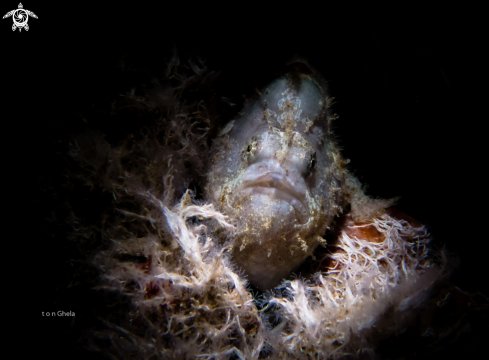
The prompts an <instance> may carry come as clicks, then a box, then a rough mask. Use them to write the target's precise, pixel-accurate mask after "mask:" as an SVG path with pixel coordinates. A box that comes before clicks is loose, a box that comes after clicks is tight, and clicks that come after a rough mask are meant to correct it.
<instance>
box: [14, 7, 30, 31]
mask: <svg viewBox="0 0 489 360" xmlns="http://www.w3.org/2000/svg"><path fill="white" fill-rule="evenodd" d="M12 18H13V19H14V24H15V25H16V26H18V27H24V25H25V24H27V20H29V15H27V12H26V11H25V10H24V9H17V10H15V12H14V13H13V16H12Z"/></svg>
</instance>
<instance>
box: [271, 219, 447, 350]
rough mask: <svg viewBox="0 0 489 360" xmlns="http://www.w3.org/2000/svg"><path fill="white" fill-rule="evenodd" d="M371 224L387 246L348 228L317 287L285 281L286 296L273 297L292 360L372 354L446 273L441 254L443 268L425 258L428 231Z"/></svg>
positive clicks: (395, 223) (392, 222)
mask: <svg viewBox="0 0 489 360" xmlns="http://www.w3.org/2000/svg"><path fill="white" fill-rule="evenodd" d="M371 225H373V226H375V228H376V230H377V231H379V232H380V233H381V234H382V235H383V237H384V240H383V241H381V242H377V243H376V242H370V241H367V240H362V239H358V238H357V237H351V236H349V235H348V234H347V232H346V231H343V232H342V233H341V235H340V238H339V243H338V245H337V247H338V249H339V251H335V252H334V253H333V254H329V255H327V257H328V258H329V259H331V260H332V261H331V263H332V264H333V266H332V268H331V269H330V270H329V271H328V272H327V273H317V274H316V275H315V277H314V280H313V283H312V284H311V283H308V282H304V281H303V280H300V279H297V280H293V281H290V282H287V283H286V284H285V287H286V289H287V295H288V296H286V298H271V299H270V300H269V302H270V303H271V304H276V305H279V306H280V308H281V310H280V312H281V315H282V317H283V319H284V330H283V336H284V337H283V340H284V345H285V351H287V353H288V354H290V355H292V354H293V355H292V356H291V358H294V356H295V357H296V358H302V356H305V354H309V355H313V354H315V356H318V357H319V358H327V357H329V356H332V357H341V356H344V355H345V354H350V355H358V354H360V353H362V352H364V353H370V352H371V351H372V348H373V346H374V345H375V340H381V338H382V337H383V336H385V335H383V334H389V333H394V332H395V331H399V329H401V328H402V327H403V326H406V325H407V323H408V321H409V320H410V318H411V316H412V311H411V310H413V309H415V308H416V307H418V306H419V305H420V304H421V303H422V302H423V301H424V300H426V298H427V297H428V296H429V293H430V290H431V289H432V286H433V285H434V283H435V282H436V281H438V280H440V278H441V277H442V276H444V275H445V274H444V269H445V262H446V256H445V254H444V253H443V252H442V253H441V258H442V264H441V266H437V265H435V264H434V263H433V262H432V261H431V260H428V257H427V256H428V250H427V244H428V242H429V237H428V234H427V233H426V230H425V229H424V228H416V227H413V226H412V225H411V224H410V223H409V222H407V221H404V220H397V219H394V218H393V217H391V216H389V215H388V214H383V215H381V216H378V217H376V218H374V219H373V220H372V223H371V224H369V226H371ZM386 311H388V312H390V315H391V316H390V319H387V317H386V316H385V315H386V314H385V313H386ZM382 333H383V334H382ZM367 340H368V341H367Z"/></svg>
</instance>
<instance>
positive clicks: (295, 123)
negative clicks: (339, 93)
mask: <svg viewBox="0 0 489 360" xmlns="http://www.w3.org/2000/svg"><path fill="white" fill-rule="evenodd" d="M258 94H259V96H258V97H256V98H255V99H254V101H251V102H250V103H249V104H248V105H247V106H245V109H244V111H243V112H242V113H240V114H241V116H240V117H238V118H237V119H235V120H232V121H233V122H231V123H230V125H229V124H228V126H226V127H225V128H224V129H225V130H226V131H222V132H221V133H224V134H223V135H222V136H221V137H220V138H218V139H217V140H216V141H215V142H214V145H213V149H212V150H211V159H210V166H209V172H208V175H207V185H206V187H205V190H206V195H207V198H209V199H210V200H211V201H212V202H214V203H216V204H217V205H218V207H219V209H220V210H221V211H224V212H225V213H227V214H228V215H229V216H230V217H231V218H233V219H234V220H235V221H236V223H237V231H236V237H235V242H234V246H233V251H232V257H233V260H234V262H235V263H236V265H237V266H238V267H239V268H241V269H242V270H244V272H245V274H246V275H247V276H248V280H249V281H250V283H251V284H252V285H254V286H256V287H258V288H260V289H262V290H266V289H269V288H272V287H274V286H277V285H278V284H279V283H280V281H281V280H282V279H283V278H286V277H288V276H289V275H290V274H291V273H292V272H293V271H294V270H295V269H297V267H298V266H299V265H300V264H301V263H302V262H303V261H304V260H305V258H306V257H308V256H310V255H312V252H313V251H314V249H315V248H316V247H317V245H318V244H320V243H322V242H324V240H323V239H322V235H323V234H324V233H325V230H326V228H327V227H328V226H329V225H330V224H331V222H332V220H333V218H334V216H335V215H336V214H338V212H339V211H340V209H341V207H342V191H341V189H342V188H343V184H344V182H345V179H344V174H345V171H344V170H343V168H342V165H343V163H342V160H341V157H340V156H339V151H338V149H337V147H336V145H335V144H334V142H333V141H332V139H331V131H330V122H331V118H332V114H331V111H330V108H329V105H330V103H331V99H330V98H329V96H328V94H327V89H326V82H325V81H324V80H323V79H322V78H320V76H318V75H317V74H316V73H315V72H314V71H313V70H311V68H310V67H309V66H308V65H306V64H305V63H302V62H296V63H292V64H291V65H289V67H288V69H287V71H286V72H284V73H283V74H282V75H281V76H279V77H278V78H276V79H275V80H274V81H272V82H271V83H270V84H269V85H268V86H267V87H266V88H264V89H262V90H261V91H258ZM229 127H231V129H229Z"/></svg>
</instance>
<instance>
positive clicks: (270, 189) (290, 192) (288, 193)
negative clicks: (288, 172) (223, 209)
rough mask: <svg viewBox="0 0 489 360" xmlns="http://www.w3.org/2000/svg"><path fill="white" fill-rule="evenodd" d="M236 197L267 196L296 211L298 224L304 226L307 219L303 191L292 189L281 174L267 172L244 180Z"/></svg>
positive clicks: (306, 206)
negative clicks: (288, 205) (286, 204)
mask: <svg viewBox="0 0 489 360" xmlns="http://www.w3.org/2000/svg"><path fill="white" fill-rule="evenodd" d="M235 194H236V195H235V196H233V198H235V197H236V196H238V195H239V196H243V195H244V196H246V195H255V194H265V195H268V197H269V198H270V200H272V201H274V200H283V201H286V202H288V203H289V204H290V205H291V206H292V207H293V208H294V210H295V211H296V215H297V217H298V218H299V222H300V223H301V224H304V223H306V222H307V221H308V219H309V211H308V209H309V206H308V201H307V197H306V192H305V190H303V191H301V190H298V189H297V188H296V187H294V186H293V185H292V184H291V183H290V182H289V181H288V180H287V177H286V176H284V175H283V174H280V173H276V172H269V173H266V174H264V175H261V176H259V177H256V178H253V179H245V180H244V181H243V182H242V183H241V184H240V185H239V186H238V187H237V188H236V192H235Z"/></svg>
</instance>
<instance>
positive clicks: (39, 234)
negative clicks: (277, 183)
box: [0, 2, 489, 358]
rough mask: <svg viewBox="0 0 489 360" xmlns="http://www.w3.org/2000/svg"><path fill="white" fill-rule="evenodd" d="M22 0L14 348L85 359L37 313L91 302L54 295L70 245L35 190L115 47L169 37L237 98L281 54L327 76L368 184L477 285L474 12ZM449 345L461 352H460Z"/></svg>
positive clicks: (14, 37) (481, 181) (43, 193)
mask: <svg viewBox="0 0 489 360" xmlns="http://www.w3.org/2000/svg"><path fill="white" fill-rule="evenodd" d="M23 4H24V8H26V9H29V10H31V11H33V12H35V13H36V14H37V16H38V17H39V19H33V18H31V19H30V20H29V25H30V30H29V31H28V32H25V31H22V32H19V31H18V30H17V31H15V32H12V30H11V25H12V23H11V19H4V20H3V21H2V22H1V23H0V24H1V27H0V33H1V34H2V35H1V37H0V38H1V39H2V49H3V51H2V56H1V58H2V65H3V66H2V72H3V74H4V80H6V81H4V82H3V85H4V86H3V93H4V96H2V100H3V101H2V107H3V110H4V117H3V122H2V123H3V124H2V125H3V131H2V135H3V136H2V137H3V140H4V141H3V142H2V145H3V148H2V150H3V160H4V162H3V168H2V170H3V171H2V173H3V177H2V178H3V179H2V181H3V183H4V184H5V185H4V186H3V188H4V192H5V194H4V196H5V197H4V198H5V200H7V201H6V202H5V203H4V204H5V209H6V213H8V216H7V218H6V220H7V221H6V225H5V229H6V230H5V234H4V236H5V238H4V239H3V244H4V247H5V253H4V257H5V258H6V260H7V261H6V262H5V264H4V266H5V267H6V270H5V273H6V274H7V275H8V276H6V278H5V280H4V281H5V289H7V290H6V291H5V293H6V295H5V296H4V298H6V299H7V303H9V304H10V303H11V304H12V305H14V306H15V307H16V308H17V307H18V310H15V312H14V311H10V310H9V309H10V307H9V308H8V309H7V313H9V316H12V319H13V323H15V324H16V326H18V330H17V332H15V334H17V335H15V337H16V338H17V339H20V340H21V343H22V344H24V346H23V348H21V349H22V350H21V351H31V350H32V351H34V352H35V353H37V354H39V355H45V354H46V353H47V354H50V355H51V356H52V357H53V358H58V356H60V357H62V356H68V355H71V356H74V355H77V356H79V357H80V358H87V357H88V355H89V354H87V353H85V352H82V351H80V350H78V348H77V345H76V343H75V339H76V336H77V335H78V334H79V331H80V330H76V329H78V328H79V326H80V325H73V324H71V321H72V320H71V319H68V318H62V319H61V318H46V317H44V318H43V317H42V316H41V312H42V311H58V310H65V311H70V310H72V309H71V308H70V306H72V307H76V308H77V311H78V310H79V311H81V312H82V313H81V314H80V317H81V318H83V312H84V311H87V312H88V310H86V308H88V307H91V306H97V305H96V304H93V303H91V302H90V300H93V297H91V296H88V295H87V299H84V298H83V294H77V299H76V301H74V300H73V295H65V292H66V291H65V288H66V281H67V279H69V276H70V265H69V260H70V259H69V257H70V253H69V251H70V250H69V245H66V244H63V237H62V230H59V229H54V227H53V226H54V225H52V223H49V222H48V221H46V219H49V218H50V216H51V215H52V209H56V208H58V204H56V203H55V202H56V201H59V200H58V199H57V198H56V196H52V197H50V195H49V194H51V193H53V194H54V193H56V190H57V189H58V188H61V184H62V182H63V173H64V171H63V166H64V165H63V164H64V160H63V154H57V152H59V151H62V149H63V146H62V144H61V145H60V142H61V143H62V142H63V141H65V140H66V138H67V133H68V132H69V131H75V132H76V131H77V130H78V129H79V128H81V126H80V124H79V123H78V122H79V121H81V120H80V117H79V116H78V114H79V113H83V112H84V111H86V110H87V109H89V108H90V106H91V104H92V103H93V102H96V101H101V100H104V99H111V98H113V97H114V96H117V91H121V89H124V86H126V84H125V83H121V82H119V80H118V79H119V77H118V76H119V75H118V74H119V72H118V71H119V69H118V68H117V65H118V64H119V63H120V59H121V57H122V56H125V55H127V54H129V56H139V57H140V58H141V59H143V60H141V61H142V63H143V64H144V61H145V60H144V59H149V60H148V61H149V62H151V61H153V63H152V64H151V66H152V67H154V66H155V64H154V61H155V60H154V59H160V58H164V56H166V55H168V54H170V53H171V49H172V47H173V46H175V47H176V48H177V51H178V54H179V56H180V57H181V58H186V57H188V56H193V57H197V56H199V57H200V58H202V59H204V60H205V61H206V65H207V66H208V67H209V68H210V69H212V70H215V71H220V72H221V73H220V75H219V77H218V79H217V80H216V82H217V85H216V86H217V87H218V88H219V89H220V90H222V94H223V95H224V96H227V97H229V98H231V101H233V102H236V103H239V102H240V101H242V100H240V99H241V95H243V94H251V92H252V89H253V87H254V86H255V85H256V83H257V82H259V81H260V79H262V78H263V77H266V76H269V74H270V73H272V72H275V71H276V70H277V68H278V67H280V66H282V65H283V64H284V62H286V61H287V60H289V59H290V58H291V57H292V56H294V55H296V54H298V55H302V56H304V57H305V58H307V59H308V60H309V61H310V63H311V64H312V65H313V66H314V67H315V68H317V69H318V71H319V72H320V73H322V74H323V75H324V77H325V78H326V79H327V80H328V81H329V84H330V90H331V95H332V96H334V97H335V98H336V102H337V104H336V105H335V106H334V110H335V112H336V113H337V114H338V115H339V116H340V118H339V120H337V123H336V134H337V135H338V137H339V140H340V145H341V146H342V147H343V148H344V151H343V154H344V155H345V157H347V158H349V159H351V169H353V170H354V171H355V174H356V175H357V176H359V177H360V179H361V180H362V182H363V183H365V184H367V185H368V193H369V194H370V195H373V196H379V197H383V198H390V197H394V196H401V197H402V198H401V200H400V201H399V203H398V205H397V207H398V208H399V209H400V210H402V211H404V212H406V213H407V214H409V215H410V216H412V217H414V218H416V219H418V220H419V221H421V222H423V223H424V224H426V225H427V226H428V228H429V230H430V232H431V234H432V235H433V239H434V240H433V241H434V245H435V246H437V247H441V246H442V245H443V244H445V245H446V247H447V248H448V250H449V251H450V252H451V253H453V254H456V255H457V256H458V257H459V258H460V259H461V265H460V267H459V269H458V270H457V272H456V273H455V274H454V277H453V279H454V280H453V281H454V282H455V283H456V284H457V285H458V286H459V287H460V288H462V289H463V290H465V291H469V292H476V291H483V292H485V293H486V294H489V291H488V281H487V277H486V276H487V268H486V263H487V255H486V254H487V253H486V249H487V246H486V242H487V241H488V240H487V232H486V229H485V226H486V216H485V214H486V210H485V208H486V202H487V196H486V189H485V187H484V186H486V175H485V173H486V171H485V168H486V166H487V160H486V154H487V150H486V146H485V145H486V143H487V140H486V135H485V126H484V125H485V123H486V122H487V115H486V113H485V111H484V112H483V111H482V110H481V109H482V102H483V101H485V99H486V96H487V90H486V88H485V86H484V85H483V80H482V75H483V72H484V71H485V70H484V66H483V64H484V61H483V60H482V56H483V48H484V46H483V43H484V41H481V39H480V38H479V37H480V34H481V30H482V29H481V27H482V26H479V23H478V22H477V21H476V20H475V16H476V14H477V12H478V11H480V9H479V10H478V11H477V9H471V10H467V11H459V9H453V10H452V9H434V10H432V9H427V8H413V9H394V8H392V9H389V8H382V9H381V8H379V9H375V8H374V9H372V8H370V9H367V8H354V7H352V8H351V9H348V10H347V11H345V10H343V12H342V13H341V16H339V15H338V13H337V12H336V11H335V10H333V9H329V8H328V6H327V4H322V5H321V6H319V7H317V6H316V5H315V6H316V7H313V6H312V5H307V4H301V5H300V6H299V5H297V4H295V5H294V6H291V7H286V6H285V5H284V4H282V6H281V7H277V8H274V9H271V8H264V7H262V6H258V5H256V6H252V5H250V4H247V5H246V6H245V5H244V4H243V5H242V6H241V5H238V4H228V5H225V6H223V7H220V8H217V7H216V8H210V7H209V6H210V5H206V4H205V3H201V4H200V5H199V6H197V5H194V4H190V3H188V4H185V5H184V6H182V7H180V8H178V9H177V8H174V7H172V5H171V4H160V5H159V6H158V7H155V6H149V5H143V4H140V5H139V4H135V5H132V6H131V7H129V6H122V5H114V7H109V6H107V7H105V8H104V7H100V6H95V5H94V6H89V5H87V4H86V3H83V5H82V4H80V5H66V7H57V6H54V5H46V4H41V3H37V2H36V3H34V2H32V3H23ZM9 6H10V7H11V8H12V9H14V8H15V7H16V6H17V5H16V4H14V3H12V4H11V5H9ZM7 11H9V9H7V8H5V9H4V12H7ZM151 59H152V60H151ZM161 66H162V69H163V68H164V67H165V66H166V65H165V64H164V63H162V64H161ZM126 90H128V89H126ZM93 126H94V127H102V128H103V126H104V125H103V124H100V123H97V124H94V125H93ZM114 131H117V130H114ZM48 188H49V189H53V192H51V191H47V189H48ZM61 216H62V215H61ZM53 232H55V233H56V234H57V235H56V236H55V237H53V236H52V233H53ZM79 311H78V313H77V317H78V314H79V313H80V312H79ZM73 329H75V330H73ZM486 334H487V330H486ZM474 336H476V335H474ZM477 336H479V337H478V338H479V339H482V338H483V337H482V335H481V334H477ZM454 351H455V350H454ZM456 351H458V352H459V354H464V351H465V349H464V345H463V344H459V345H458V348H457V350H456ZM457 354H458V353H457ZM441 356H445V355H441Z"/></svg>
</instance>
